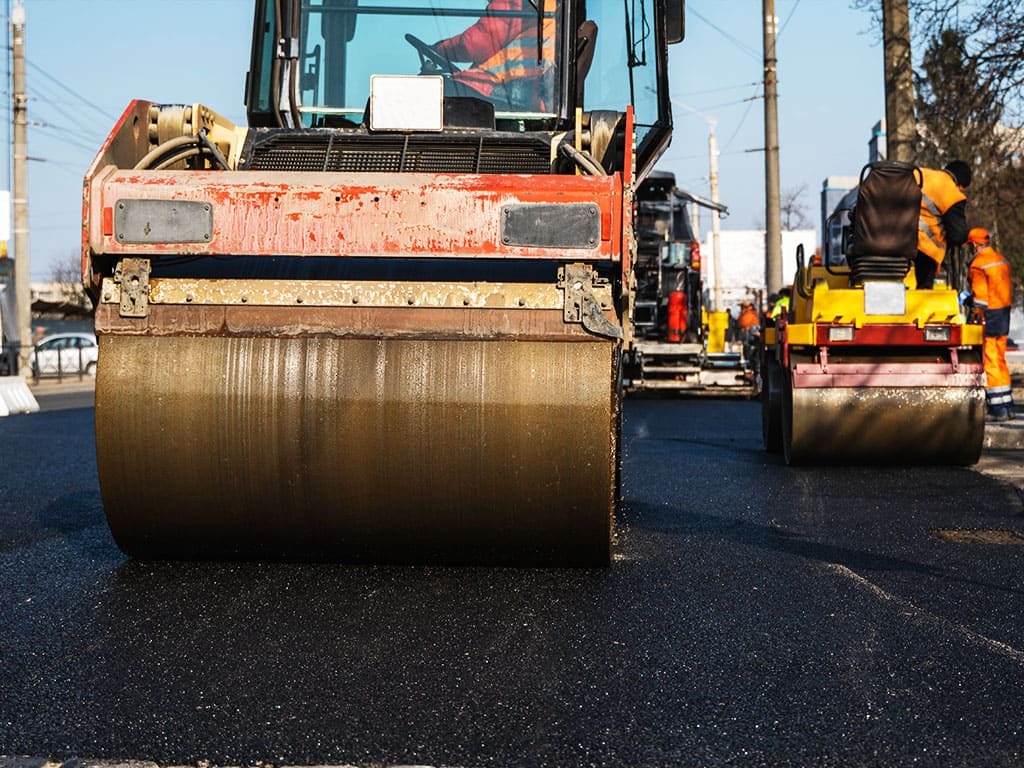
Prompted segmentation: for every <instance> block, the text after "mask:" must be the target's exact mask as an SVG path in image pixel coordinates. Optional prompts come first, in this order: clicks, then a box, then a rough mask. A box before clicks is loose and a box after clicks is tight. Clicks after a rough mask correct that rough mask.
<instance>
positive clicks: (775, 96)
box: [761, 0, 782, 293]
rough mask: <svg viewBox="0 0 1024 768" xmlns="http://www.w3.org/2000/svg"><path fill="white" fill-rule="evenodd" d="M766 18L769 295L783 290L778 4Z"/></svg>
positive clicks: (768, 2) (766, 7) (764, 3)
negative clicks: (776, 38) (776, 48)
mask: <svg viewBox="0 0 1024 768" xmlns="http://www.w3.org/2000/svg"><path fill="white" fill-rule="evenodd" d="M761 7H762V11H763V15H764V228H765V232H764V277H765V283H766V285H767V288H768V292H769V293H778V292H779V289H780V288H782V212H781V206H780V203H779V194H780V193H779V104H778V101H779V91H778V74H777V64H778V60H777V59H776V58H775V27H776V25H777V24H778V19H777V18H775V0H761Z"/></svg>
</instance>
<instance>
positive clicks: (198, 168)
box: [83, 0, 683, 566]
mask: <svg viewBox="0 0 1024 768" xmlns="http://www.w3.org/2000/svg"><path fill="white" fill-rule="evenodd" d="M682 36H683V8H682V2H681V0H640V1H639V2H632V3H627V4H621V3H605V2H601V3H598V2H595V1H593V0H591V2H584V1H583V0H571V1H569V0H567V1H565V2H562V1H561V0H559V2H553V1H552V0H545V1H544V2H534V1H533V0H529V1H527V0H507V1H506V2H497V1H493V2H490V3H487V2H484V1H483V0H472V1H471V0H404V1H403V2H401V3H395V2H392V1H391V0H382V2H377V3H363V2H358V1H357V0H302V1H301V2H300V0H256V3H255V24H254V34H253V47H252V61H251V67H250V70H249V73H248V78H247V80H246V94H245V96H246V107H247V117H248V126H246V127H243V126H238V125H235V124H233V123H232V122H231V121H229V120H227V119H225V118H224V117H223V116H221V115H220V114H218V113H217V112H216V111H214V110H213V109H210V108H208V107H207V106H204V105H201V104H185V105H180V104H179V105H167V104H158V103H152V102H146V101H135V102H132V103H131V104H130V105H129V106H128V108H127V109H126V110H125V112H124V114H123V115H122V116H121V118H120V120H119V121H118V122H117V124H116V125H115V126H114V128H113V130H112V131H111V133H110V135H109V137H108V138H107V140H106V142H105V143H104V145H103V146H102V148H101V149H100V151H99V153H98V155H97V156H96V159H95V160H94V161H93V163H92V165H91V166H90V168H89V170H88V172H87V175H86V178H85V184H84V228H83V272H84V280H85V283H86V285H87V287H88V289H89V291H90V293H91V295H92V296H93V297H94V299H95V301H96V331H97V335H98V337H99V343H100V354H99V366H98V373H97V381H96V449H97V463H98V471H99V479H100V487H101V491H102V496H103V504H104V507H105V510H106V515H107V520H108V522H109V525H110V529H111V531H112V533H113V536H114V538H115V540H116V542H117V544H118V545H119V546H120V548H121V549H122V550H123V551H124V552H125V553H126V554H128V555H130V556H133V557H136V558H143V559H145V558H173V559H183V558H189V559H190V558H245V559H284V558H287V559H315V560H335V561H351V562H420V563H424V562H425V563H432V562H444V563H483V564H493V563H508V564H517V565H518V564H555V565H575V566H603V565H606V564H608V563H609V561H610V548H611V541H612V533H613V515H614V504H615V500H616V495H617V486H616V483H617V477H618V474H619V473H618V467H619V461H620V457H619V432H620V428H619V424H620V412H619V408H620V394H619V390H620V382H619V378H620V357H621V350H622V345H623V341H624V337H625V335H626V334H627V333H628V332H629V327H630V324H629V322H628V313H629V312H630V311H631V299H630V282H631V270H632V255H633V252H634V249H635V245H634V243H635V238H634V233H633V220H632V216H633V214H632V211H633V190H634V189H635V186H636V185H637V184H638V183H639V182H640V181H641V180H642V179H643V178H644V177H645V176H646V175H647V174H648V173H649V171H650V170H651V168H652V167H653V165H654V163H655V161H656V160H657V158H658V157H659V156H660V155H661V153H662V152H663V151H664V149H665V148H666V146H667V145H668V142H669V139H670V134H671V111H670V104H669V98H668V85H667V81H666V72H667V57H668V46H669V44H671V43H675V42H678V41H679V40H681V39H682Z"/></svg>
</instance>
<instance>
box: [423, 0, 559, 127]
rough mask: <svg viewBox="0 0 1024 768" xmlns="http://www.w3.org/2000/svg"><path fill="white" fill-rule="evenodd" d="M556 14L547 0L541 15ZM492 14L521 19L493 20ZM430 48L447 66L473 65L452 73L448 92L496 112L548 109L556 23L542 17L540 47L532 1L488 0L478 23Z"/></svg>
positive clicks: (500, 17)
mask: <svg viewBox="0 0 1024 768" xmlns="http://www.w3.org/2000/svg"><path fill="white" fill-rule="evenodd" d="M554 10H555V3H554V0H545V2H544V11H545V13H546V14H548V13H550V12H553V11H554ZM491 11H498V12H502V11H504V12H510V11H522V12H523V13H524V15H523V16H497V15H492V14H491V13H490V12H491ZM433 48H434V49H435V50H436V51H437V52H438V53H440V54H441V55H443V56H445V57H446V58H447V59H448V60H449V61H459V62H463V61H468V62H470V63H471V64H472V65H473V66H472V67H470V68H468V69H463V70H460V71H458V72H455V73H453V74H452V76H451V79H450V84H449V86H448V89H447V90H446V93H449V92H450V95H457V96H476V97H480V98H486V99H488V100H489V101H491V102H493V103H494V105H495V107H497V108H498V109H502V108H504V109H530V110H537V111H543V110H550V109H551V108H552V104H551V103H550V101H551V91H552V85H553V83H552V77H553V74H552V73H553V67H554V61H555V20H554V17H553V16H550V15H545V18H544V21H543V24H542V25H541V45H540V46H539V48H538V45H537V10H536V7H535V6H534V4H533V3H532V2H530V0H490V2H489V3H488V4H487V8H486V9H485V10H484V12H483V15H482V16H481V17H480V19H479V21H477V22H476V23H475V24H473V25H472V26H470V27H469V28H468V29H466V30H465V31H464V32H462V33H460V34H458V35H454V36H453V37H449V38H447V39H446V40H440V41H438V42H437V43H434V45H433ZM538 54H539V57H538Z"/></svg>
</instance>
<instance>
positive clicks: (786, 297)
mask: <svg viewBox="0 0 1024 768" xmlns="http://www.w3.org/2000/svg"><path fill="white" fill-rule="evenodd" d="M792 295H793V289H792V288H790V287H789V286H785V287H783V288H781V289H780V290H779V298H778V299H776V300H775V303H774V304H773V305H772V308H771V310H769V312H768V317H769V318H770V319H771V320H773V321H778V319H779V318H780V317H782V316H783V315H784V314H785V313H786V312H789V305H790V303H791V301H792Z"/></svg>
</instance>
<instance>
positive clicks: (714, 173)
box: [708, 119, 722, 312]
mask: <svg viewBox="0 0 1024 768" xmlns="http://www.w3.org/2000/svg"><path fill="white" fill-rule="evenodd" d="M716 124H717V121H715V120H714V119H710V120H708V157H709V158H710V160H709V162H710V164H711V179H710V183H711V202H713V203H717V202H718V138H717V137H716V136H715V125H716ZM720 219H721V213H719V211H718V209H717V208H712V209H711V258H712V263H713V264H714V267H715V296H714V306H712V307H711V309H712V310H713V311H715V312H718V311H720V310H721V309H722V249H721V247H720V245H719V241H720V240H721V238H720V237H719V235H718V225H719V220H720Z"/></svg>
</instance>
